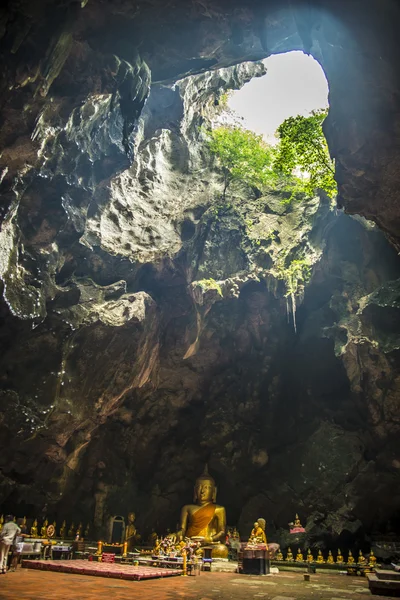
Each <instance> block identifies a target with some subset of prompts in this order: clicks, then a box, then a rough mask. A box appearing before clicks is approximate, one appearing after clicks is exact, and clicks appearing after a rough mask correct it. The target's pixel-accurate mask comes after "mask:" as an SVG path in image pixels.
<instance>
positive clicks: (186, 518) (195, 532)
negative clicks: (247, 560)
mask: <svg viewBox="0 0 400 600" xmlns="http://www.w3.org/2000/svg"><path fill="white" fill-rule="evenodd" d="M216 497H217V488H216V485H215V481H214V479H213V478H212V477H211V476H210V475H209V473H208V470H207V467H206V469H205V470H204V473H203V474H202V475H200V477H198V478H197V480H196V483H195V487H194V499H193V500H194V504H186V505H185V506H184V507H183V508H182V512H181V523H180V530H179V531H178V533H177V535H178V538H179V539H181V540H182V539H184V538H189V539H190V541H191V542H194V543H196V542H197V543H198V544H199V546H200V547H201V548H203V549H204V551H205V549H206V548H207V549H211V557H212V558H228V548H227V546H226V545H225V544H224V543H223V542H224V541H225V530H226V513H225V508H224V507H223V506H219V505H218V504H216V503H215V501H216Z"/></svg>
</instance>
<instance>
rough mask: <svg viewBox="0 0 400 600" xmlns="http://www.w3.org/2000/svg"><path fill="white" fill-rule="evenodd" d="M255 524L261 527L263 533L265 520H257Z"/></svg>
mask: <svg viewBox="0 0 400 600" xmlns="http://www.w3.org/2000/svg"><path fill="white" fill-rule="evenodd" d="M257 523H258V525H259V526H260V527H261V529H262V530H263V531H265V526H266V524H267V523H266V521H265V519H257Z"/></svg>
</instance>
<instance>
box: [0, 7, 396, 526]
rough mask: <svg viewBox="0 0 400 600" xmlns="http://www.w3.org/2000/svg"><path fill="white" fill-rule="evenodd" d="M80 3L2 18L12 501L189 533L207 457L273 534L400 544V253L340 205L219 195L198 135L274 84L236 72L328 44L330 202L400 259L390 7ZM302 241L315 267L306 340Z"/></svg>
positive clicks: (223, 494)
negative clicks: (185, 521)
mask: <svg viewBox="0 0 400 600" xmlns="http://www.w3.org/2000/svg"><path fill="white" fill-rule="evenodd" d="M82 5H83V6H81V5H80V4H78V3H75V2H71V3H64V4H63V5H59V4H58V3H53V2H48V3H46V2H40V1H37V2H34V3H25V2H22V3H21V2H19V3H12V2H11V3H10V4H9V6H8V8H7V10H3V12H2V13H0V43H1V46H0V53H1V58H2V64H4V65H6V68H5V69H4V70H3V72H2V74H1V101H0V102H1V104H0V119H1V130H0V146H1V155H0V173H1V176H0V180H1V183H0V192H1V207H0V210H1V215H0V218H1V230H0V248H1V250H0V274H1V280H2V301H1V304H0V319H1V321H0V322H1V328H0V338H1V346H2V348H3V351H2V353H1V357H0V365H1V366H0V377H1V380H0V402H1V407H2V418H1V424H0V425H1V435H2V439H3V440H4V442H3V445H4V452H3V453H2V457H1V460H2V464H1V465H0V468H1V481H0V498H1V501H2V502H3V503H4V506H7V507H8V509H9V510H11V509H12V510H14V508H15V507H21V510H22V507H24V510H25V509H26V510H27V511H28V512H29V513H30V514H31V515H32V516H34V513H35V511H36V510H38V508H39V507H41V506H43V505H44V504H45V503H47V505H48V506H49V510H51V511H52V513H54V514H55V515H56V516H57V517H58V518H60V517H61V516H62V515H66V516H67V517H68V518H71V519H72V518H73V519H75V520H90V521H94V524H95V525H96V527H97V528H98V530H99V531H100V530H101V527H102V524H103V523H104V520H105V518H106V516H107V515H108V514H110V513H113V512H114V513H117V512H122V513H123V512H124V511H125V512H126V511H128V510H129V509H130V508H131V507H134V508H136V510H137V511H138V513H139V517H138V522H139V526H140V527H141V528H142V529H143V530H145V529H146V527H149V523H154V526H155V527H160V528H164V529H165V528H166V527H171V528H172V527H174V526H175V521H176V517H177V514H178V511H179V507H180V506H181V504H182V502H185V501H186V500H188V499H189V498H190V495H191V486H192V483H193V481H194V479H195V477H196V476H197V474H198V472H199V470H201V468H202V465H203V463H204V462H205V461H207V460H208V461H209V463H210V468H211V470H212V471H213V473H214V475H215V476H216V479H217V481H218V483H219V486H220V493H219V494H220V495H219V500H220V501H221V503H226V504H227V507H228V520H229V521H230V522H232V523H236V522H239V523H240V524H241V527H242V528H243V529H244V530H245V529H246V528H247V527H248V526H249V524H250V523H251V522H252V520H254V513H255V512H258V511H262V512H264V513H266V514H267V515H268V517H269V518H270V519H271V522H272V526H273V527H275V528H276V531H277V535H278V534H279V530H280V528H282V527H283V526H284V525H285V523H287V520H290V519H291V518H292V517H293V514H292V513H293V512H295V511H296V510H297V509H299V510H300V507H304V512H305V513H306V514H307V516H308V517H309V518H310V525H309V529H310V530H311V531H313V523H317V522H318V527H317V526H316V529H314V533H315V535H316V536H318V535H320V531H321V530H322V529H323V528H325V530H328V531H329V532H330V535H333V536H335V535H336V536H337V535H340V534H341V532H343V531H344V530H349V531H352V532H355V531H359V530H360V528H362V527H364V528H366V530H368V531H372V530H373V529H378V530H384V529H385V527H386V524H387V522H388V519H389V518H394V519H395V518H396V514H397V512H396V511H397V510H398V509H397V506H398V497H397V495H396V494H397V492H396V490H395V486H394V483H395V481H396V477H397V476H398V468H399V465H400V449H399V447H398V442H397V438H398V430H399V420H398V416H397V415H398V397H399V384H400V379H399V357H398V347H399V343H398V339H399V338H398V332H399V326H398V323H399V314H398V309H399V306H398V283H397V278H398V276H399V273H398V263H397V257H396V254H395V252H394V250H392V249H391V248H390V247H389V245H388V242H387V241H386V240H385V238H384V236H383V234H382V233H381V232H380V231H377V230H375V229H373V228H371V226H370V225H367V224H366V223H365V222H360V221H356V220H354V219H350V217H348V216H345V215H343V214H342V213H341V212H340V214H339V216H338V215H335V214H334V213H333V212H332V211H330V210H329V207H328V205H327V204H326V203H325V202H324V201H323V200H318V199H310V201H309V203H308V204H307V206H305V207H302V208H301V209H300V208H299V207H294V208H291V209H287V210H286V209H284V208H282V204H281V199H280V198H276V197H274V196H273V195H271V196H269V197H265V198H261V199H260V198H256V197H252V196H251V193H250V194H249V192H248V191H244V190H236V191H235V194H236V195H237V196H238V198H240V202H239V204H238V205H237V204H235V203H234V205H233V206H231V207H228V208H227V207H224V206H220V204H219V203H218V202H216V198H217V197H218V194H219V193H220V190H221V186H220V174H219V173H218V170H217V169H215V168H214V166H213V165H212V164H211V160H210V157H209V156H207V153H206V152H205V151H204V144H203V138H202V133H201V125H202V124H204V123H207V121H208V120H209V119H210V118H212V115H213V112H214V111H215V104H218V98H219V95H220V93H221V90H225V89H231V88H238V87H240V86H241V85H243V83H244V82H245V81H247V80H248V79H249V78H251V77H254V76H260V75H262V74H263V72H264V67H263V65H262V64H261V63H258V62H243V61H257V60H259V59H261V58H263V57H265V56H268V55H269V54H271V53H276V52H284V51H288V50H293V49H303V50H305V51H306V52H311V53H312V54H313V55H314V56H315V57H316V58H317V59H318V60H319V61H320V62H321V64H322V66H323V68H324V70H325V73H326V75H327V78H328V81H329V85H330V105H331V109H330V113H329V116H328V119H327V120H326V122H325V132H326V135H327V139H328V143H329V147H330V150H331V153H332V156H333V157H334V158H335V161H336V172H337V180H338V185H339V196H338V206H339V208H340V209H341V208H344V209H345V211H346V212H347V213H357V214H359V215H363V216H365V217H367V218H368V219H372V220H373V221H374V222H375V223H377V225H378V226H379V228H380V229H381V230H383V231H384V233H385V234H386V237H387V238H388V239H389V240H390V242H391V244H392V246H394V247H396V248H398V245H399V244H398V240H399V236H400V229H399V223H400V219H399V203H398V201H397V188H398V172H399V169H398V167H397V165H398V164H399V158H398V142H397V136H398V125H397V121H398V114H399V101H398V97H399V95H398V84H399V81H398V70H397V69H396V61H397V59H398V53H399V49H398V43H397V41H396V39H397V38H396V35H397V27H398V24H399V21H400V19H399V11H398V7H397V5H396V4H395V3H394V2H391V1H389V0H387V1H386V2H385V3H384V5H382V3H381V2H379V3H378V2H377V1H369V2H358V1H354V2H351V3H344V2H343V3H341V2H339V3H338V2H330V1H329V0H326V1H324V2H308V3H306V2H292V3H290V4H289V3H288V4H286V3H277V2H265V3H262V4H261V3H258V2H246V5H245V6H244V5H243V4H242V3H240V2H232V3H227V2H223V1H222V0H221V2H219V3H218V2H217V3H216V2H213V3H212V4H211V3H204V2H201V3H199V2H196V1H193V2H191V3H180V2H177V3H175V4H174V6H171V5H170V6H164V5H163V4H162V3H157V2H152V3H149V2H145V1H143V2H138V3H136V5H135V8H132V5H131V3H125V2H123V1H122V2H118V3H113V2H110V3H101V4H94V3H91V2H88V3H82ZM230 65H238V66H236V67H231V66H230ZM271 232H272V234H273V235H271ZM284 248H286V249H289V251H290V252H293V255H296V253H297V252H299V251H300V252H302V253H303V254H305V255H306V256H307V257H308V258H309V260H310V261H311V263H312V265H313V270H312V279H311V281H310V282H309V284H308V286H307V288H306V289H305V290H304V294H303V296H304V298H300V299H299V302H300V306H299V312H298V317H299V328H298V334H297V335H295V333H294V330H293V326H292V322H291V318H290V315H289V322H287V317H286V309H285V304H286V301H285V298H284V290H283V286H282V282H280V280H279V277H278V273H277V263H278V259H279V257H280V256H281V252H282V250H283V249H284ZM215 282H217V283H215ZM366 482H369V484H368V485H370V483H371V482H374V483H375V489H376V492H374V494H375V496H374V497H376V503H375V504H373V503H372V502H369V503H368V505H366V503H365V502H364V489H365V486H366ZM321 488H322V489H323V493H322V494H321V493H320V489H321ZM238 490H239V491H238ZM339 490H340V493H339ZM343 490H344V491H343ZM382 497H385V498H386V500H385V501H384V502H382ZM332 498H335V502H332ZM396 503H397V504H396ZM374 507H375V508H374ZM319 528H320V529H319Z"/></svg>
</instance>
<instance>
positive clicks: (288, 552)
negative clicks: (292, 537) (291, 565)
mask: <svg viewBox="0 0 400 600" xmlns="http://www.w3.org/2000/svg"><path fill="white" fill-rule="evenodd" d="M285 560H287V561H291V560H293V552H292V550H291V549H290V548H288V549H287V554H286V558H285Z"/></svg>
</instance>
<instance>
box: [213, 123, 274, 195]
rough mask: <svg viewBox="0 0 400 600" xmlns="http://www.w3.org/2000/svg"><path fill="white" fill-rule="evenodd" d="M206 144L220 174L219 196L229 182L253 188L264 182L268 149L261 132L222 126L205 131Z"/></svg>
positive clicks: (269, 154) (266, 176) (268, 170)
mask: <svg viewBox="0 0 400 600" xmlns="http://www.w3.org/2000/svg"><path fill="white" fill-rule="evenodd" d="M208 146H209V149H210V151H211V152H212V153H213V154H215V155H216V156H217V157H218V160H219V162H220V164H221V167H222V170H223V173H224V191H223V198H225V196H226V191H227V189H228V187H229V185H230V184H231V183H232V181H235V180H236V181H241V182H244V183H246V184H248V185H250V186H253V187H263V186H264V185H265V184H266V183H267V182H268V179H269V177H270V173H271V171H270V165H271V161H272V152H271V149H270V148H269V147H268V146H267V144H266V143H265V142H264V141H263V139H262V136H261V135H257V134H256V133H253V132H252V131H248V130H247V129H243V128H242V127H239V126H228V125H225V126H223V127H218V128H216V129H213V130H211V131H209V132H208Z"/></svg>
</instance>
